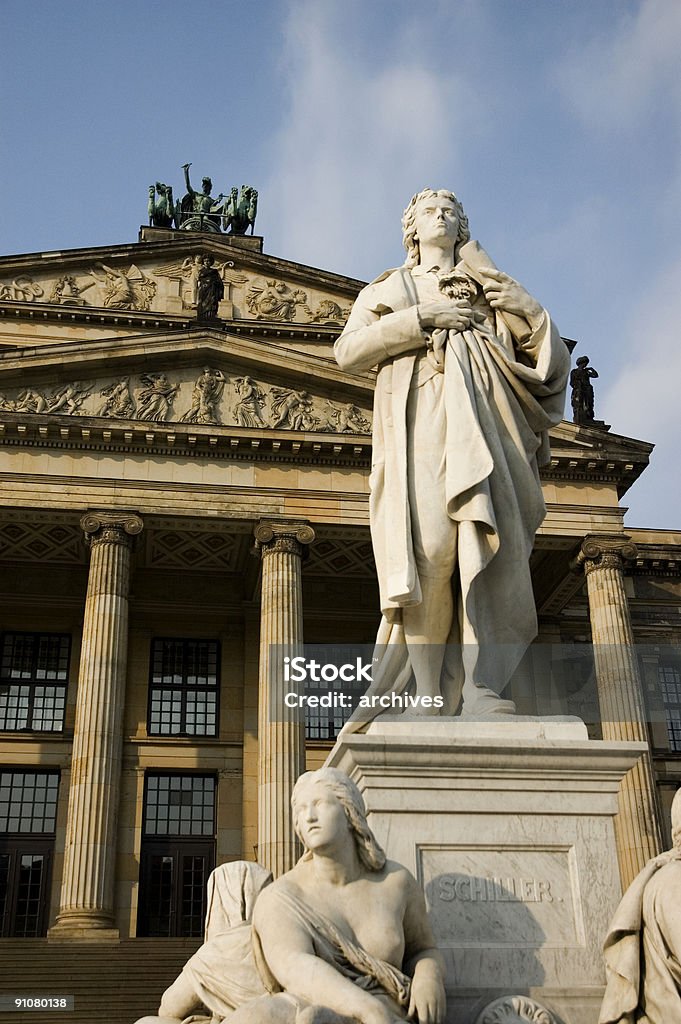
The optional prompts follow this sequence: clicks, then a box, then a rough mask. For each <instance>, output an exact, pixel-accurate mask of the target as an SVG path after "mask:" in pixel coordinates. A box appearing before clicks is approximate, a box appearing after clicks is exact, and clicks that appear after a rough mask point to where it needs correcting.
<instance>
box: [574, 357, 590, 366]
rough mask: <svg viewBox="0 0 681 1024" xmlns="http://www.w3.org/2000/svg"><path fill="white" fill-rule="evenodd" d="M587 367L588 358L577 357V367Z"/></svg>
mask: <svg viewBox="0 0 681 1024" xmlns="http://www.w3.org/2000/svg"><path fill="white" fill-rule="evenodd" d="M588 365H589V357H588V356H577V366H588Z"/></svg>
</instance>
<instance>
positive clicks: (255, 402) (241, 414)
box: [234, 377, 265, 427]
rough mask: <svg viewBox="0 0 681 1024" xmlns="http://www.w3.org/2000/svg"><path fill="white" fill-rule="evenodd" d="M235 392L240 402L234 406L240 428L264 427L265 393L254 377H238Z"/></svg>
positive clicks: (235, 382)
mask: <svg viewBox="0 0 681 1024" xmlns="http://www.w3.org/2000/svg"><path fill="white" fill-rule="evenodd" d="M234 390H235V391H236V393H237V395H238V396H239V400H238V402H237V403H236V405H235V406H234V416H235V419H236V421H237V423H238V425H239V426H240V427H264V426H265V421H264V419H263V418H262V409H263V407H264V405H265V392H264V391H263V390H262V388H261V387H260V385H259V384H258V383H257V381H255V380H253V378H252V377H237V378H236V379H235V381H234Z"/></svg>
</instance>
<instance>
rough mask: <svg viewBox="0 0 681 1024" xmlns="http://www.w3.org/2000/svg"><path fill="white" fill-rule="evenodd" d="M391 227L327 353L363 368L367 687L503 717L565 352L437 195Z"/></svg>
mask: <svg viewBox="0 0 681 1024" xmlns="http://www.w3.org/2000/svg"><path fill="white" fill-rule="evenodd" d="M402 224H403V229H404V243H405V247H406V249H407V260H406V263H405V265H404V266H403V267H401V268H399V269H397V270H389V271H387V272H386V273H384V274H382V275H381V276H380V277H379V278H377V279H376V280H375V281H374V282H372V284H370V285H369V286H368V287H367V288H364V289H363V291H362V292H360V294H359V296H358V298H357V300H356V302H355V304H354V307H353V309H352V312H351V314H350V317H349V319H348V322H347V324H346V326H345V329H344V330H343V332H342V334H341V336H340V337H339V338H338V341H337V342H336V346H335V355H336V359H337V361H338V363H339V365H340V366H341V367H342V368H343V369H345V370H350V371H356V370H367V369H370V368H371V367H374V366H378V377H377V381H376V394H375V401H374V438H373V444H374V448H373V466H372V473H371V504H370V513H371V532H372V540H373V546H374V552H375V557H376V566H377V571H378V580H379V586H380V594H381V609H382V613H383V619H382V623H381V627H380V629H379V633H378V638H377V648H378V649H379V650H383V651H384V652H387V654H386V656H385V657H384V660H383V663H382V665H381V666H380V667H379V669H378V672H376V671H375V672H374V683H373V684H372V687H371V688H370V690H369V693H372V691H373V692H374V693H375V692H377V691H382V692H385V691H388V690H392V691H393V692H395V691H399V690H402V689H406V688H407V687H408V686H410V685H411V684H412V680H413V683H414V685H415V694H416V695H420V696H421V697H423V696H429V697H431V698H434V697H435V696H437V695H441V696H442V697H443V698H444V706H443V708H442V714H448V715H451V714H454V713H455V712H456V710H457V707H458V706H459V702H460V699H461V697H463V709H462V714H464V715H470V716H471V717H479V716H482V717H486V716H487V715H495V714H499V713H512V712H513V711H514V710H515V707H514V705H513V702H512V701H507V700H506V701H505V700H501V699H500V697H499V695H500V694H501V692H502V690H503V689H504V687H505V686H506V684H507V683H508V681H509V679H510V678H511V676H512V674H513V672H514V671H515V669H516V668H517V666H518V663H519V661H520V659H521V657H522V655H523V654H524V652H525V650H526V649H527V647H528V646H529V644H530V643H531V642H532V640H533V639H534V637H535V635H536V631H537V621H536V611H535V605H534V598H533V593H532V586H531V580H530V571H529V557H530V553H531V550H532V545H533V542H534V536H535V533H536V530H537V528H538V527H539V525H540V523H541V521H542V519H543V517H544V514H545V507H544V502H543V498H542V491H541V487H540V483H539V476H538V469H537V467H538V464H539V463H540V461H542V460H545V458H546V457H547V455H548V444H547V431H548V429H549V427H551V426H552V425H553V424H555V423H557V422H559V421H560V419H561V418H562V414H563V406H564V401H565V387H566V382H567V376H568V372H569V353H568V350H567V348H566V346H565V344H564V343H563V341H562V340H561V338H560V336H559V334H558V331H557V329H556V328H555V326H554V325H553V324H552V322H551V319H550V317H549V315H548V313H547V312H546V310H544V309H543V308H542V307H541V306H540V305H539V303H538V302H537V301H536V300H535V299H533V298H532V296H531V295H529V294H528V292H527V291H526V290H525V289H524V288H523V287H522V285H520V284H518V282H517V281H515V280H513V278H511V277H509V276H508V275H507V274H504V273H502V272H500V271H498V270H497V269H496V268H494V267H492V266H491V265H490V260H489V258H488V257H486V255H485V254H484V253H482V258H481V250H480V248H479V247H478V246H477V243H475V242H471V241H470V233H469V229H468V221H467V218H466V216H465V214H464V211H463V208H462V206H461V203H460V202H459V201H458V199H457V198H456V196H455V195H454V194H453V193H452V192H447V191H443V190H440V191H433V190H432V189H424V190H423V191H422V192H419V193H418V194H417V195H415V196H414V198H413V199H412V200H411V202H410V204H409V206H408V207H407V210H406V211H405V214H404V218H403V221H402ZM384 645H386V646H384ZM431 713H432V712H431ZM436 713H437V712H436Z"/></svg>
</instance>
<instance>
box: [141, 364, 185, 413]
mask: <svg viewBox="0 0 681 1024" xmlns="http://www.w3.org/2000/svg"><path fill="white" fill-rule="evenodd" d="M140 383H141V384H142V387H141V388H140V390H139V391H138V392H137V419H138V420H155V421H156V422H157V423H162V422H164V420H167V419H168V417H169V416H170V408H171V406H172V404H173V400H174V398H175V395H176V394H177V391H178V388H179V384H174V385H173V384H171V383H170V381H169V380H168V378H167V377H166V375H165V373H143V374H142V375H141V377H140Z"/></svg>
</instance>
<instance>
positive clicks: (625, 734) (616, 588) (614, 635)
mask: <svg viewBox="0 0 681 1024" xmlns="http://www.w3.org/2000/svg"><path fill="white" fill-rule="evenodd" d="M635 557H636V548H635V546H634V545H633V544H632V543H631V542H630V541H629V538H628V537H626V536H622V535H616V534H615V535H594V536H591V537H587V538H586V540H585V541H584V544H583V545H582V549H581V551H580V553H579V556H578V563H579V564H581V565H582V566H583V568H584V572H585V575H586V584H587V593H588V596H589V617H590V619H591V635H592V641H593V651H594V663H595V669H596V682H597V686H598V699H599V703H600V709H601V721H602V728H603V739H606V740H637V741H641V740H642V741H644V742H646V743H647V741H648V734H647V730H646V714H645V702H644V698H643V688H642V685H641V677H640V673H639V668H638V662H637V660H636V652H635V650H634V636H633V632H632V628H631V618H630V615H629V605H628V603H627V596H626V592H625V589H624V577H623V571H622V570H623V562H624V560H625V559H633V558H635ZM615 831H616V836H617V851H618V857H619V866H620V875H621V878H622V886H623V888H626V887H627V886H628V885H629V883H630V882H631V881H632V879H633V878H634V877H635V876H636V875H637V874H638V872H639V871H640V870H641V868H642V867H643V865H644V864H645V863H646V861H647V860H649V859H650V858H651V857H654V856H655V855H656V854H657V853H659V852H660V849H661V836H660V831H659V824H658V819H657V814H656V796H655V782H654V777H653V770H652V762H651V759H650V752H649V751H646V753H645V754H644V755H642V757H641V758H640V759H639V761H638V763H637V764H636V765H635V766H634V767H633V768H632V769H631V770H630V771H629V772H628V773H627V775H626V776H625V778H624V779H623V780H622V784H621V786H620V792H619V812H618V815H617V817H616V819H615Z"/></svg>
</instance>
